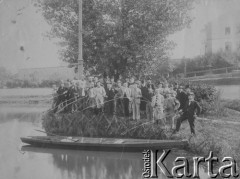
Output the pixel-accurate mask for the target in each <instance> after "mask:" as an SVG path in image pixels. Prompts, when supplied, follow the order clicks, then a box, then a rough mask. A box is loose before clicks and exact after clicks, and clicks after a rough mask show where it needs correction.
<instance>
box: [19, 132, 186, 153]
mask: <svg viewBox="0 0 240 179" xmlns="http://www.w3.org/2000/svg"><path fill="white" fill-rule="evenodd" d="M21 140H22V142H23V143H26V144H29V145H32V146H36V147H44V148H64V149H74V150H93V151H94V150H95V151H96V150H97V151H128V152H138V151H143V150H148V149H151V150H161V149H173V148H181V149H182V148H186V147H187V146H188V142H187V141H185V140H182V141H181V140H145V139H113V138H86V137H73V138H69V137H49V136H45V137H44V136H43V137H40V136H36V137H31V136H30V137H22V138H21Z"/></svg>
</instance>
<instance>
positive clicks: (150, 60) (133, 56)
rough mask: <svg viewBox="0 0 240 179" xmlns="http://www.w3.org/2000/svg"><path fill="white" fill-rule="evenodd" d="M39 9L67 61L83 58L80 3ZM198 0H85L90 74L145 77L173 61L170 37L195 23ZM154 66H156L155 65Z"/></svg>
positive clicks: (52, 1) (59, 2)
mask: <svg viewBox="0 0 240 179" xmlns="http://www.w3.org/2000/svg"><path fill="white" fill-rule="evenodd" d="M38 2H39V3H37V6H39V8H40V10H41V11H42V13H43V16H44V17H45V19H46V20H47V22H48V23H49V24H50V25H51V26H52V30H51V32H50V33H49V36H50V37H54V38H58V39H60V43H59V44H60V45H61V46H62V50H61V57H62V59H63V60H64V61H67V62H69V63H70V64H71V63H76V62H77V59H78V53H77V52H78V12H79V9H78V2H79V0H39V1H38ZM192 3H193V0H179V1H176V0H111V1H110V0H83V60H84V66H85V69H87V70H91V69H95V70H93V71H97V72H98V73H100V72H106V73H108V74H109V73H111V72H112V70H114V69H116V70H118V71H121V72H124V74H127V73H128V72H129V73H133V74H134V73H135V74H136V75H137V74H144V73H145V72H146V71H148V72H149V71H152V70H150V69H149V68H154V67H156V66H157V65H158V64H161V63H162V62H163V61H164V59H166V57H167V53H168V50H170V49H171V47H173V44H172V43H170V42H169V41H168V40H167V37H168V35H170V34H173V33H174V32H176V31H179V30H181V29H183V28H185V27H186V26H187V25H189V24H190V22H191V18H190V16H189V13H188V11H189V10H190V9H191V7H192ZM153 64H154V65H153Z"/></svg>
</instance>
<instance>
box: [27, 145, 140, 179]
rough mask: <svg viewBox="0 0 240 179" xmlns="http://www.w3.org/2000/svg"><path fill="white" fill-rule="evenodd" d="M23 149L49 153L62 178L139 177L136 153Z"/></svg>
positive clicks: (105, 178)
mask: <svg viewBox="0 0 240 179" xmlns="http://www.w3.org/2000/svg"><path fill="white" fill-rule="evenodd" d="M23 151H28V152H35V153H40V154H41V153H45V154H51V156H52V159H53V160H52V162H53V165H54V166H55V167H56V168H57V169H58V172H59V173H61V176H62V178H69V179H75V178H76V179H78V178H83V179H88V178H92V179H118V178H119V179H132V178H136V179H137V178H141V174H142V170H141V169H142V165H143V163H142V160H141V158H142V155H141V154H136V153H115V152H88V151H74V150H73V151H72V150H56V149H37V148H32V147H23Z"/></svg>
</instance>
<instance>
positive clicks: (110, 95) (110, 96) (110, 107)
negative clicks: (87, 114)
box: [104, 83, 115, 115]
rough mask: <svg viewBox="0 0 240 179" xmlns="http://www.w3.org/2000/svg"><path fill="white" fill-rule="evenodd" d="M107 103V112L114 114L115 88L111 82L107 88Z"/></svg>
mask: <svg viewBox="0 0 240 179" xmlns="http://www.w3.org/2000/svg"><path fill="white" fill-rule="evenodd" d="M105 91H106V103H105V105H104V106H105V111H106V112H107V114H110V115H113V112H114V96H115V90H114V89H113V87H112V84H111V83H108V84H107V88H106V90H105Z"/></svg>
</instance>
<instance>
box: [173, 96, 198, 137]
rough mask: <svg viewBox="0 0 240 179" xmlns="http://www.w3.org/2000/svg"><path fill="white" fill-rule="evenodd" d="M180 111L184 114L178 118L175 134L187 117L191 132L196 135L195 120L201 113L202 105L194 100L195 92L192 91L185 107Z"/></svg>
mask: <svg viewBox="0 0 240 179" xmlns="http://www.w3.org/2000/svg"><path fill="white" fill-rule="evenodd" d="M179 112H183V114H182V116H181V117H180V118H178V120H177V124H176V129H175V130H174V132H173V134H174V133H176V132H178V131H179V129H180V127H181V123H182V122H183V121H185V120H186V119H187V120H188V123H189V126H190V129H191V133H192V134H193V135H195V126H194V121H195V119H196V117H197V115H199V114H200V113H201V107H200V105H199V104H198V102H196V101H195V100H194V93H192V92H190V93H189V94H188V101H187V103H186V104H185V106H184V108H183V109H182V110H180V111H179Z"/></svg>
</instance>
